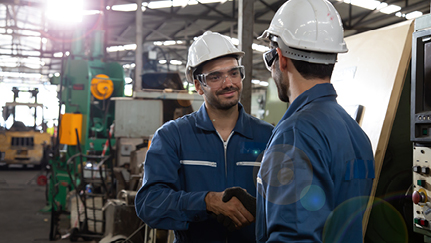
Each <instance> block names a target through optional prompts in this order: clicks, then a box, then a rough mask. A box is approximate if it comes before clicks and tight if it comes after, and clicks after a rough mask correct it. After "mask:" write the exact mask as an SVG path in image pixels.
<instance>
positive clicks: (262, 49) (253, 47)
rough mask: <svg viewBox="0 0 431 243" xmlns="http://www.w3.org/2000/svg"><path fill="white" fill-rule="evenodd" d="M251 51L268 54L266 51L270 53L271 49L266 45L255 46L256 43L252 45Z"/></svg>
mask: <svg viewBox="0 0 431 243" xmlns="http://www.w3.org/2000/svg"><path fill="white" fill-rule="evenodd" d="M251 49H253V50H255V51H258V52H262V53H263V52H266V51H269V47H267V46H264V45H259V44H255V43H253V44H252V45H251Z"/></svg>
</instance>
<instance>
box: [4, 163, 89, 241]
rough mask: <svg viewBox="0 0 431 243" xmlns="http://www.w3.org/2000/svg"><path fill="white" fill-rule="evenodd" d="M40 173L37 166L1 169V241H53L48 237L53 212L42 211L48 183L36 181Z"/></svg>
mask: <svg viewBox="0 0 431 243" xmlns="http://www.w3.org/2000/svg"><path fill="white" fill-rule="evenodd" d="M40 174H41V171H40V170H37V169H23V168H9V169H1V170H0V242H5V243H6V242H7V243H27V242H37V243H50V242H53V241H49V230H50V217H51V213H43V212H41V211H40V210H41V209H42V208H43V207H44V206H45V205H46V199H45V186H39V185H37V182H36V179H37V177H38V176H39V175H40ZM79 241H81V242H85V241H83V240H82V239H79ZM56 242H70V240H69V239H68V238H66V239H62V240H58V241H56Z"/></svg>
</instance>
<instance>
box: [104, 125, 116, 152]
mask: <svg viewBox="0 0 431 243" xmlns="http://www.w3.org/2000/svg"><path fill="white" fill-rule="evenodd" d="M112 133H114V123H112V125H111V126H110V127H109V133H108V139H107V140H106V142H105V145H104V146H103V150H102V156H105V154H106V150H107V149H108V146H109V139H111V137H112Z"/></svg>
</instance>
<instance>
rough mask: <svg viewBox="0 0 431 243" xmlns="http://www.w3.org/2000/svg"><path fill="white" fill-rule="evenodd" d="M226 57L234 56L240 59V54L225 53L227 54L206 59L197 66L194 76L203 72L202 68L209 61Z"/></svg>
mask: <svg viewBox="0 0 431 243" xmlns="http://www.w3.org/2000/svg"><path fill="white" fill-rule="evenodd" d="M225 57H233V58H235V59H236V60H237V61H238V59H239V58H238V55H235V54H228V55H225V56H221V57H216V58H214V59H211V60H208V61H205V62H203V63H201V64H199V65H198V66H197V67H196V70H195V71H194V72H193V78H196V75H198V74H201V73H202V69H203V67H204V65H205V64H207V63H208V62H211V61H215V60H218V59H220V58H225Z"/></svg>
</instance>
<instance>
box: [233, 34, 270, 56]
mask: <svg viewBox="0 0 431 243" xmlns="http://www.w3.org/2000/svg"><path fill="white" fill-rule="evenodd" d="M231 40H232V44H234V45H236V46H238V45H239V40H238V39H237V38H232V39H231ZM251 49H253V50H255V51H259V52H262V53H263V52H266V51H268V50H269V47H267V46H264V45H259V44H255V43H253V44H252V45H251Z"/></svg>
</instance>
